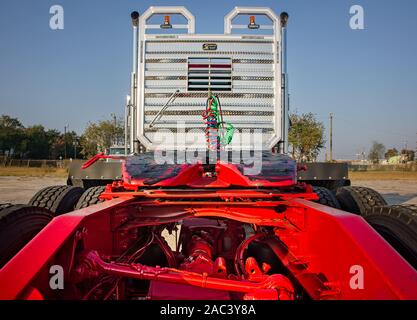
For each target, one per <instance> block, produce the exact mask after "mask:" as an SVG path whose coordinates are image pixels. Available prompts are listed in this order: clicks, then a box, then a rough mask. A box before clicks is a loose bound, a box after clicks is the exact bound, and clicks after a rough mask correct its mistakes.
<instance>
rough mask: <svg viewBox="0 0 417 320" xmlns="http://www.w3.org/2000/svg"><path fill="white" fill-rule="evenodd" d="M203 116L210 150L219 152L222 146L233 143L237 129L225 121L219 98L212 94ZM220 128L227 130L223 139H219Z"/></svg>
mask: <svg viewBox="0 0 417 320" xmlns="http://www.w3.org/2000/svg"><path fill="white" fill-rule="evenodd" d="M202 116H203V119H204V121H205V124H206V141H207V145H208V149H209V150H219V149H220V146H221V145H223V146H224V145H228V144H230V143H231V142H232V139H233V134H234V130H235V128H234V127H233V125H232V124H230V123H228V122H224V121H223V113H222V109H221V104H220V100H219V98H218V96H216V95H211V94H210V97H209V98H208V99H207V104H206V110H205V111H204V112H203V114H202ZM225 127H226V128H225ZM219 128H222V129H225V130H226V133H225V135H224V136H223V137H219V134H218V133H219Z"/></svg>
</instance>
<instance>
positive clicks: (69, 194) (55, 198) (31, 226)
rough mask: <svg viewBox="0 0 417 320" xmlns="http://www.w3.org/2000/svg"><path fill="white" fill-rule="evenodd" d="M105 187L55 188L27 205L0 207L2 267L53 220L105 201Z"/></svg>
mask: <svg viewBox="0 0 417 320" xmlns="http://www.w3.org/2000/svg"><path fill="white" fill-rule="evenodd" d="M103 191H104V187H93V188H89V189H87V190H85V191H84V189H83V188H79V187H72V186H52V187H47V188H44V189H42V190H40V191H39V192H37V193H36V194H35V195H34V196H33V197H32V199H31V200H30V201H29V203H28V205H23V204H19V205H13V204H10V203H5V204H0V268H1V267H3V266H4V265H5V264H6V263H7V262H8V261H9V260H10V259H11V258H13V256H15V255H16V254H17V253H18V252H19V251H20V250H21V249H22V248H23V247H24V246H25V245H26V244H27V243H28V242H30V240H32V239H33V238H34V237H35V236H36V235H37V234H38V233H39V232H40V231H41V230H42V229H43V228H45V227H46V225H47V224H48V223H49V222H50V221H51V220H52V219H53V217H56V216H59V215H62V214H65V213H68V212H71V211H73V210H77V209H82V208H86V207H89V206H91V205H94V204H97V203H100V202H102V200H100V199H99V196H100V194H101V193H102V192H103Z"/></svg>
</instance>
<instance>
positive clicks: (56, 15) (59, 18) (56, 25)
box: [49, 5, 64, 30]
mask: <svg viewBox="0 0 417 320" xmlns="http://www.w3.org/2000/svg"><path fill="white" fill-rule="evenodd" d="M49 13H50V14H51V15H52V17H51V18H50V19H49V27H50V28H51V29H52V30H64V8H63V7H62V6H60V5H53V6H52V7H51V8H50V9H49Z"/></svg>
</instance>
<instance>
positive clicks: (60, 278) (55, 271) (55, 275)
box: [49, 265, 64, 290]
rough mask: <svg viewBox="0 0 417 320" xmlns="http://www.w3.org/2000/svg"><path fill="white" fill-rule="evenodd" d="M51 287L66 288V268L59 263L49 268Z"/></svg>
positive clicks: (54, 288) (53, 288)
mask: <svg viewBox="0 0 417 320" xmlns="http://www.w3.org/2000/svg"><path fill="white" fill-rule="evenodd" d="M49 274H50V275H51V278H50V279H49V287H50V288H51V289H52V290H64V268H62V266H59V265H53V266H51V267H50V268H49Z"/></svg>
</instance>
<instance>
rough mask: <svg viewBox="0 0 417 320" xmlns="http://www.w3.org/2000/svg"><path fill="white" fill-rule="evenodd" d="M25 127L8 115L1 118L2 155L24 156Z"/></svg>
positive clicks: (0, 147) (0, 149)
mask: <svg viewBox="0 0 417 320" xmlns="http://www.w3.org/2000/svg"><path fill="white" fill-rule="evenodd" d="M24 136H25V134H24V127H23V125H22V123H21V122H20V121H19V120H18V119H16V118H11V117H9V116H7V115H2V116H1V117H0V151H1V152H2V153H9V154H11V153H13V154H20V155H21V154H22V153H23V152H24V150H23V148H24V145H23V139H24Z"/></svg>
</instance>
